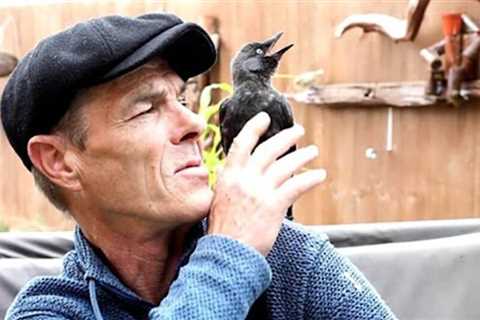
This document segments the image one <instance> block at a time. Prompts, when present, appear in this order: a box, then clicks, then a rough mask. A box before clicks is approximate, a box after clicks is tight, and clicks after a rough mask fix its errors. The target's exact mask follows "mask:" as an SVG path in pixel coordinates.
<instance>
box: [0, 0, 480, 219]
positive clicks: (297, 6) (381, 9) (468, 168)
mask: <svg viewBox="0 0 480 320" xmlns="http://www.w3.org/2000/svg"><path fill="white" fill-rule="evenodd" d="M19 3H20V4H19V5H15V6H13V5H12V6H5V5H1V6H0V24H1V22H2V21H3V22H4V23H3V31H4V32H3V45H2V46H3V50H5V51H8V52H12V53H15V54H16V55H17V56H18V57H22V56H23V55H24V54H25V53H26V52H27V51H28V50H30V49H31V48H32V47H33V46H34V45H35V43H37V42H38V41H39V40H40V39H41V38H43V37H45V36H48V35H49V34H52V33H54V32H56V31H59V30H61V29H63V28H65V27H66V26H69V25H71V24H73V23H76V22H78V21H81V20H84V19H87V18H90V17H95V16H99V15H105V14H125V15H138V14H141V13H144V12H151V11H169V12H173V13H176V14H178V15H180V16H181V17H183V18H184V19H185V20H190V21H199V19H200V17H202V16H213V17H216V18H218V20H219V32H220V39H221V44H220V57H219V60H218V65H217V66H216V67H215V69H214V70H213V72H212V79H213V80H214V81H229V80H230V71H229V63H230V60H231V58H232V56H233V54H234V53H235V51H236V50H237V49H238V48H239V47H240V46H241V45H242V44H243V43H244V42H247V41H252V40H261V39H264V38H266V37H268V36H270V35H272V34H274V33H276V32H278V31H283V32H284V36H283V37H282V40H281V43H280V44H279V45H282V44H287V43H294V44H295V46H294V47H293V48H292V49H291V50H290V51H289V52H288V53H287V54H286V55H285V57H284V60H283V61H282V64H281V68H280V71H279V72H280V73H282V74H300V73H303V72H307V71H311V70H316V69H319V68H321V69H324V71H325V73H324V76H323V77H322V78H321V80H320V82H321V83H324V84H326V83H352V82H388V81H413V80H425V79H427V78H428V69H427V66H426V63H425V62H424V61H423V60H422V58H421V57H420V55H419V50H420V49H421V48H425V47H427V46H429V45H431V44H433V43H434V42H436V41H438V40H439V39H440V38H441V37H442V32H441V15H442V14H443V13H446V12H466V13H468V14H469V15H470V16H471V17H472V18H473V19H474V20H475V19H478V18H480V2H478V1H474V0H470V1H467V0H465V1H461V0H458V1H449V0H444V1H442V0H432V1H431V3H430V5H429V7H428V9H427V12H426V14H425V18H424V21H423V24H422V26H421V29H420V32H419V34H418V36H417V38H416V40H415V41H414V42H402V43H394V42H393V41H391V40H390V39H388V38H387V37H384V36H382V35H380V34H378V33H367V34H363V33H362V32H361V31H360V30H358V29H357V30H352V31H349V32H347V33H346V34H345V35H344V36H343V37H342V38H340V39H336V38H335V37H334V29H335V26H336V25H337V24H338V23H339V22H341V21H342V20H343V19H344V18H346V17H347V16H349V15H351V14H357V13H369V12H378V13H384V14H389V15H393V16H397V17H403V16H404V15H405V10H406V4H407V0H390V1H389V0H383V1H380V0H376V1H375V0H341V1H340V0H331V1H322V0H317V1H313V0H312V1H288V0H284V1H280V0H276V1H274V0H271V1H257V0H244V1H220V0H210V1H199V0H196V1H194V0H182V1H178V0H175V1H173V0H172V1H135V0H130V1H128V0H123V1H71V2H65V3H59V2H55V1H50V2H49V1H44V2H43V4H39V3H38V2H36V4H31V5H21V3H22V2H19ZM275 86H276V87H277V88H278V89H280V90H281V91H283V92H293V91H294V90H295V87H294V85H293V84H292V82H291V81H290V80H288V79H284V78H279V79H276V80H275ZM25 98H26V99H27V98H28V97H25ZM292 105H293V107H294V112H295V117H296V120H297V122H299V123H301V124H303V125H304V126H305V128H306V130H307V134H306V137H305V138H304V140H303V141H302V144H310V143H315V144H317V145H318V146H319V148H320V152H321V154H320V156H319V157H318V159H317V160H315V161H314V163H312V164H311V166H312V167H323V168H325V169H326V170H327V171H328V180H327V181H326V182H325V183H324V184H323V185H322V186H320V187H318V188H317V189H316V190H315V191H313V192H311V193H309V194H308V195H306V196H304V197H303V198H302V199H301V200H300V201H298V202H297V204H296V205H295V208H296V209H295V212H296V216H297V218H298V220H300V221H301V222H304V223H307V224H320V223H355V222H372V221H396V220H416V219H443V218H462V217H478V216H480V193H479V191H480V133H479V128H478V126H479V125H478V123H479V121H480V111H479V108H478V106H477V104H476V103H475V104H467V105H465V106H463V107H461V108H451V107H445V106H434V107H423V108H406V109H404V108H401V109H400V108H398V109H394V110H393V113H392V115H393V150H392V151H387V150H386V148H385V144H386V126H387V114H388V108H387V107H349V108H341V109H334V108H328V107H322V106H319V105H314V104H300V103H294V102H292ZM369 148H371V150H370V151H372V150H374V152H375V153H376V158H375V159H371V157H370V158H369V157H367V156H366V151H367V149H369ZM477 151H479V152H477ZM2 220H3V223H4V224H7V225H9V226H11V228H38V226H42V228H52V227H53V228H64V227H67V226H69V225H71V222H68V221H65V219H64V218H63V217H62V214H60V213H58V212H56V211H55V210H54V209H53V208H52V207H51V206H50V205H49V204H48V203H47V202H46V201H45V200H44V199H43V197H42V196H41V195H40V194H39V192H38V191H37V190H36V189H35V188H34V187H33V183H32V178H31V177H30V175H29V174H28V173H27V172H26V170H25V169H24V168H23V167H22V165H21V164H20V161H18V160H17V159H16V156H15V155H14V154H13V152H12V151H11V149H10V147H9V145H8V143H7V141H6V138H5V137H4V136H3V135H0V221H2Z"/></svg>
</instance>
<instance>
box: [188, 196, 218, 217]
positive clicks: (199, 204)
mask: <svg viewBox="0 0 480 320" xmlns="http://www.w3.org/2000/svg"><path fill="white" fill-rule="evenodd" d="M212 200H213V191H212V190H211V189H210V188H205V189H204V190H202V191H198V192H196V193H195V194H193V195H191V197H190V198H189V199H188V206H189V208H190V212H191V213H192V215H191V217H192V218H194V219H195V220H196V221H200V220H202V219H203V218H205V217H207V216H208V213H209V212H210V206H211V205H212Z"/></svg>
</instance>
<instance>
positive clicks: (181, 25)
mask: <svg viewBox="0 0 480 320" xmlns="http://www.w3.org/2000/svg"><path fill="white" fill-rule="evenodd" d="M154 56H161V57H163V58H164V59H165V60H167V61H168V63H169V65H170V67H171V68H172V69H173V70H174V71H175V72H177V74H178V75H179V76H180V77H181V78H182V79H183V80H187V79H188V78H190V77H192V76H195V75H198V74H200V73H202V72H204V71H207V70H208V69H209V68H210V67H211V66H212V65H213V64H214V63H215V60H216V52H215V47H214V45H213V43H212V41H211V39H210V37H209V36H208V34H207V33H206V32H205V31H204V30H203V29H202V28H201V27H199V26H198V25H196V24H194V23H186V22H183V21H182V20H181V19H179V18H178V17H176V16H174V15H171V14H160V13H155V14H147V15H142V16H139V17H136V18H129V17H122V16H107V17H101V18H96V19H92V20H88V21H86V22H82V23H79V24H77V25H75V26H73V27H71V28H69V29H67V30H65V31H62V32H60V33H57V34H55V35H53V36H50V37H48V38H46V39H44V40H42V41H41V42H40V43H39V44H38V45H37V46H36V47H35V48H34V49H33V50H32V51H31V52H29V53H28V54H27V55H26V56H25V57H24V58H23V59H22V60H21V61H20V63H19V64H18V65H17V67H16V69H15V70H14V72H13V74H12V75H11V77H10V79H9V81H8V83H7V85H6V86H5V89H4V91H3V95H2V101H1V118H2V123H3V127H4V129H5V133H6V134H7V137H8V140H9V141H10V144H11V145H12V146H13V149H14V150H15V152H16V153H17V154H18V156H19V157H20V158H21V159H22V161H23V163H24V165H25V166H26V167H27V168H28V169H29V170H30V169H31V166H32V163H31V162H30V159H29V157H28V153H27V144H28V141H29V139H30V138H31V137H33V136H34V135H37V134H46V133H48V132H50V130H51V129H53V128H54V127H55V125H56V124H57V123H58V122H59V121H60V119H61V118H62V116H63V115H64V114H65V112H66V111H67V109H68V108H69V105H70V103H71V101H72V98H73V97H74V95H75V93H76V92H78V90H79V89H81V88H87V87H90V86H93V85H96V84H100V83H103V82H107V81H109V80H111V79H113V78H116V77H118V76H120V75H122V74H125V73H127V72H129V71H131V70H133V69H135V68H137V67H139V66H140V65H142V64H143V63H145V62H146V61H147V60H149V59H150V58H152V57H154Z"/></svg>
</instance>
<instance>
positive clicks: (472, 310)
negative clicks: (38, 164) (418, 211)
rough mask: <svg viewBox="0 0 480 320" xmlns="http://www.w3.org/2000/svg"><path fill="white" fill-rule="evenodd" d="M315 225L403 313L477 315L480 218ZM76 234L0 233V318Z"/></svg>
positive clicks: (451, 318)
mask: <svg viewBox="0 0 480 320" xmlns="http://www.w3.org/2000/svg"><path fill="white" fill-rule="evenodd" d="M310 229H312V230H317V231H324V232H326V233H327V234H328V235H329V237H330V239H331V242H332V243H333V244H334V245H335V246H337V247H339V250H340V252H341V253H342V254H344V255H345V256H347V257H349V258H350V259H351V260H352V262H353V263H354V264H355V265H356V266H357V267H358V268H359V269H360V270H361V271H362V272H363V273H364V274H365V275H366V277H367V278H368V279H369V280H370V282H371V283H372V284H373V286H374V287H375V288H376V289H377V290H378V291H379V292H380V294H381V295H382V297H383V298H384V299H385V300H386V301H387V303H388V304H389V305H390V306H391V308H392V309H393V311H394V312H395V313H396V314H397V316H398V317H399V318H400V319H412V320H427V319H432V320H473V319H480V304H479V303H478V301H479V299H478V294H477V291H478V289H479V288H480V276H478V273H479V272H478V268H479V267H478V266H479V265H480V219H464V220H451V221H449V220H444V221H420V222H399V223H372V224H358V225H334V226H312V227H310ZM72 236H73V234H72V233H71V232H67V233H65V232H54V233H3V234H2V233H0V260H1V263H0V318H3V317H4V312H5V310H6V309H7V308H8V306H9V305H10V303H11V302H12V301H13V299H14V296H15V295H16V293H17V292H18V290H19V289H20V288H21V287H22V286H23V285H24V284H25V283H26V282H27V281H28V280H29V279H31V278H32V277H34V276H37V275H51V274H58V273H59V272H60V271H61V265H62V260H61V258H60V257H61V256H62V255H63V254H64V253H65V252H66V251H68V250H70V248H71V247H72ZM2 257H3V258H2ZM26 257H34V258H26Z"/></svg>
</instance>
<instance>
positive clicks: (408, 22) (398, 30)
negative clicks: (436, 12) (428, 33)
mask: <svg viewBox="0 0 480 320" xmlns="http://www.w3.org/2000/svg"><path fill="white" fill-rule="evenodd" d="M429 2H430V0H410V1H409V2H408V10H407V17H406V19H399V18H396V17H392V16H389V15H385V14H378V13H369V14H356V15H352V16H349V17H347V18H345V20H343V21H342V22H341V23H340V24H339V25H338V26H337V28H336V29H335V36H336V37H337V38H339V37H341V36H342V35H343V34H344V33H345V32H346V31H347V30H350V29H352V28H355V27H359V28H362V29H363V31H364V32H379V33H381V34H384V35H386V36H387V37H390V38H391V39H393V40H394V41H396V42H397V41H413V40H415V37H416V36H417V33H418V30H419V29H420V25H421V24H422V20H423V16H424V14H425V10H426V9H427V6H428V3H429Z"/></svg>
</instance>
